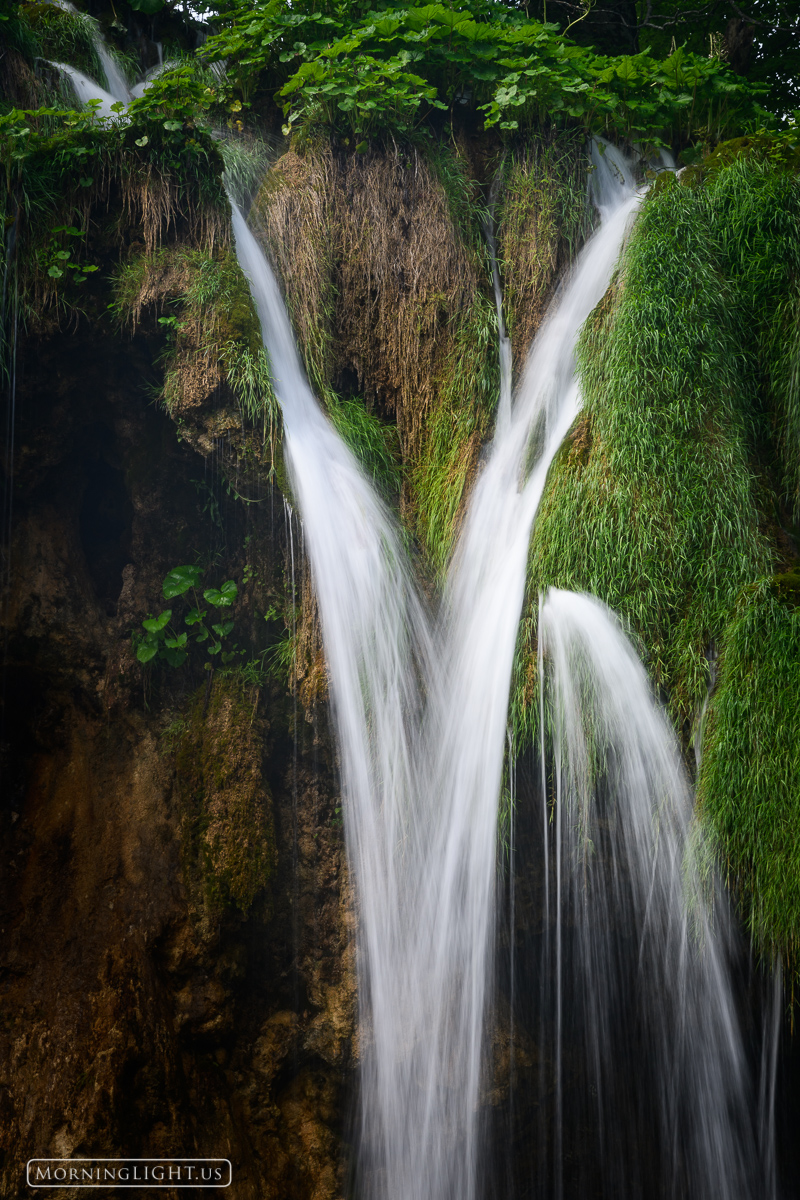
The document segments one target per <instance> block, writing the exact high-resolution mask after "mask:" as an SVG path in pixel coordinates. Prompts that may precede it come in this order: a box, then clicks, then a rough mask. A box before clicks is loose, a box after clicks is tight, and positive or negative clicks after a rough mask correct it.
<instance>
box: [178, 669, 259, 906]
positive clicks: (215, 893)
mask: <svg viewBox="0 0 800 1200" xmlns="http://www.w3.org/2000/svg"><path fill="white" fill-rule="evenodd" d="M257 707H258V692H257V689H256V691H255V693H253V691H252V689H251V690H250V692H248V691H247V690H245V689H244V688H243V687H242V685H241V683H240V681H239V680H238V679H237V677H236V676H235V675H231V676H228V677H222V678H217V679H215V680H214V684H213V687H212V688H211V692H210V695H209V696H208V698H207V697H206V687H205V686H204V687H202V688H201V689H200V690H199V691H198V692H197V693H196V694H195V696H194V699H193V701H192V705H191V709H190V713H189V717H188V720H187V722H186V725H185V727H184V730H183V732H182V734H181V737H180V739H179V742H178V746H177V750H176V755H175V763H176V768H177V776H176V786H177V791H178V796H179V800H180V806H181V817H182V825H183V833H184V865H185V869H186V873H187V879H188V882H189V884H190V888H191V883H192V881H193V880H195V879H197V877H198V876H199V878H200V880H201V882H202V887H203V892H204V899H205V903H206V905H207V906H208V907H209V908H210V909H211V910H212V911H215V910H220V909H222V908H225V907H226V906H231V905H233V906H235V907H236V908H238V909H239V911H240V912H241V913H242V914H243V915H245V916H246V915H247V913H248V912H249V910H250V908H251V906H252V905H253V903H254V901H255V900H256V897H257V896H259V894H261V893H264V891H265V889H267V888H268V886H269V882H270V879H271V877H272V873H273V871H274V868H275V829H274V822H273V812H272V797H271V795H270V791H269V787H268V786H267V783H266V780H265V779H264V774H263V770H262V754H263V749H262V746H263V729H262V722H261V721H260V720H259V719H258V715H257Z"/></svg>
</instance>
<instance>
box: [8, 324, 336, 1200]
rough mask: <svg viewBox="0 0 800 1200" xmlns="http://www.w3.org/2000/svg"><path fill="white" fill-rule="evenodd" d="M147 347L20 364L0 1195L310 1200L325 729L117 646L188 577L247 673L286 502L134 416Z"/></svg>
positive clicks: (205, 676) (326, 1054)
mask: <svg viewBox="0 0 800 1200" xmlns="http://www.w3.org/2000/svg"><path fill="white" fill-rule="evenodd" d="M147 339H148V335H147V333H146V332H145V333H142V332H140V333H138V334H137V336H136V337H135V338H134V339H133V341H132V342H129V341H124V340H122V339H121V338H120V337H118V336H111V335H108V336H105V337H104V336H102V335H98V331H97V328H96V327H95V328H90V327H89V326H88V325H87V324H83V323H80V322H79V323H78V326H77V329H75V330H74V331H73V332H72V333H71V334H70V335H67V334H54V335H51V336H50V337H49V338H48V337H42V338H40V339H39V340H34V339H33V338H31V339H29V340H28V341H27V342H26V343H25V344H24V345H23V346H22V347H21V348H20V352H19V356H18V384H17V389H16V398H15V400H16V427H15V430H14V444H13V463H14V475H13V516H12V523H11V540H10V545H9V546H8V547H7V549H8V551H9V560H8V563H7V566H8V578H10V586H9V588H8V592H7V595H6V596H5V601H4V607H3V614H2V616H3V636H4V648H5V659H6V672H5V691H4V694H3V734H2V737H3V741H2V755H3V758H2V801H1V802H0V824H1V825H2V849H1V850H0V856H1V858H0V861H1V862H2V870H1V871H0V931H1V932H0V950H1V951H2V958H1V960H0V1173H1V1174H2V1182H0V1193H1V1194H2V1195H3V1196H8V1197H14V1196H17V1195H19V1196H22V1195H23V1194H27V1188H26V1187H25V1185H24V1182H23V1179H24V1165H25V1162H26V1160H27V1159H28V1158H29V1157H32V1156H43V1157H54V1156H66V1155H76V1156H90V1155H95V1156H106V1157H112V1156H121V1155H126V1156H145V1155H154V1154H158V1155H172V1156H187V1155H192V1154H196V1155H203V1156H225V1157H228V1158H230V1159H231V1160H232V1163H233V1181H234V1182H233V1187H232V1188H231V1192H230V1194H231V1195H232V1196H236V1197H242V1198H249V1197H253V1198H255V1197H258V1198H259V1200H264V1198H266V1197H275V1198H276V1200H278V1198H280V1200H290V1198H295V1197H297V1198H298V1200H301V1198H302V1200H306V1198H309V1200H310V1198H311V1197H314V1198H315V1200H327V1198H329V1197H331V1198H332V1197H335V1196H338V1195H341V1193H342V1187H343V1172H344V1171H345V1169H346V1166H345V1165H343V1162H342V1154H341V1146H342V1137H343V1132H344V1131H343V1109H344V1105H343V1102H342V1089H343V1086H344V1085H345V1084H346V1082H347V1079H348V1075H349V1072H350V1070H351V1064H352V1060H353V1033H354V994H355V991H354V977H353V948H352V932H353V922H352V916H351V909H350V899H349V891H348V886H347V874H346V862H345V855H344V845H343V839H342V832H341V822H340V819H339V814H338V805H339V801H338V799H337V789H336V784H335V779H334V763H333V761H332V752H331V740H330V736H329V732H328V728H327V718H326V716H325V713H324V711H320V712H317V713H314V712H306V711H305V710H304V709H303V708H302V706H301V704H300V703H299V702H297V701H295V700H293V698H292V695H291V694H290V692H289V690H288V688H287V686H286V683H285V681H284V682H279V681H278V680H276V679H274V678H268V677H262V686H260V687H258V686H255V684H254V683H253V682H252V680H250V681H249V682H248V680H247V679H245V678H243V676H242V674H241V672H239V673H233V674H231V675H228V676H225V675H224V673H223V672H220V671H215V672H213V673H212V672H208V671H206V672H204V671H203V667H202V661H200V662H199V663H198V662H195V664H194V665H192V664H191V663H190V664H189V665H187V666H186V667H182V668H179V669H177V670H170V669H168V668H166V667H164V668H159V669H157V670H150V671H149V672H147V673H144V672H143V671H142V668H141V666H140V664H139V663H138V662H137V661H136V657H135V655H134V652H133V648H132V641H131V633H132V631H133V630H136V629H141V621H142V620H143V618H145V617H146V616H147V615H148V613H152V612H156V613H158V612H159V611H160V609H163V608H164V607H165V605H166V602H165V601H164V598H163V596H162V593H161V581H162V579H163V577H164V574H165V572H166V571H168V570H169V569H170V568H171V567H173V566H175V565H177V564H179V563H183V562H188V563H192V562H195V561H200V562H201V563H202V564H203V565H205V566H206V567H207V569H208V570H209V572H211V573H214V572H216V574H217V575H219V577H220V578H225V577H227V578H234V579H236V580H237V582H238V585H239V596H238V599H237V602H236V604H235V606H234V607H233V608H232V609H231V616H232V617H233V618H234V619H235V621H236V625H237V635H239V636H240V642H241V644H242V645H246V646H248V647H250V646H255V647H256V648H258V647H259V646H261V645H263V636H262V635H261V634H259V633H258V627H259V625H260V626H261V627H262V629H263V627H264V620H263V614H264V613H265V612H266V611H267V610H268V608H269V603H270V598H271V597H272V598H274V597H276V596H280V595H282V594H283V589H284V564H285V557H286V553H287V546H286V543H287V525H286V522H285V520H284V511H283V505H282V500H281V496H280V493H279V492H278V491H277V489H275V490H274V494H273V491H272V490H271V488H269V487H266V488H265V489H264V491H263V494H262V495H261V496H260V497H259V500H260V503H258V504H252V505H244V504H242V503H241V502H240V501H238V500H236V499H235V498H232V496H229V495H228V493H227V492H226V490H225V487H224V479H223V476H222V474H221V472H220V463H221V462H222V461H223V457H224V456H223V447H222V446H221V445H219V446H217V445H215V444H214V441H213V438H212V440H211V447H212V450H215V451H216V452H217V457H216V459H213V458H212V459H209V460H208V461H205V460H204V459H203V457H201V456H200V455H199V454H197V453H196V452H195V451H194V450H193V449H192V448H191V447H190V442H191V437H189V436H184V437H181V435H180V433H179V432H178V431H176V427H175V425H174V424H173V421H172V420H171V419H170V418H169V417H168V416H166V415H165V414H164V413H162V412H159V411H158V410H156V409H155V408H154V407H153V405H152V404H151V403H150V402H149V399H148V395H147V390H146V389H147V385H148V384H153V383H155V382H157V381H156V379H155V378H154V371H153V368H152V366H151V365H150V364H151V362H152V358H153V353H152V346H151V345H150V344H149V343H148V340H147ZM213 403H214V396H213V394H212V395H210V396H209V397H208V403H207V404H206V408H207V409H208V408H209V406H211V407H213ZM201 407H202V406H201ZM205 416H206V417H207V416H208V413H207V412H206V414H205ZM184 433H185V434H189V433H191V430H184ZM221 440H222V439H220V442H221ZM9 449H11V447H7V450H9ZM209 511H211V512H212V513H213V515H214V518H215V519H214V520H213V521H212V520H210V519H209ZM296 537H297V532H296V531H295V538H296ZM210 578H211V575H209V579H210ZM215 578H216V575H215ZM240 631H241V633H240ZM253 631H255V633H254V632H253ZM259 637H261V641H260V642H259V640H258V638H259ZM251 652H252V651H250V650H248V654H249V653H251Z"/></svg>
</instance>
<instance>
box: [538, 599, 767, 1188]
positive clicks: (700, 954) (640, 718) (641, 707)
mask: <svg viewBox="0 0 800 1200" xmlns="http://www.w3.org/2000/svg"><path fill="white" fill-rule="evenodd" d="M539 638H540V644H541V648H542V653H543V658H544V663H545V666H546V678H547V683H546V687H547V690H548V693H549V699H550V703H549V705H548V711H549V713H550V715H551V727H552V741H553V789H554V792H555V806H554V825H553V828H552V832H551V838H552V843H553V844H552V846H551V847H550V850H551V852H552V854H553V856H554V858H555V870H554V871H551V880H552V881H553V882H554V884H555V886H554V888H553V889H552V891H553V900H552V904H553V907H554V908H555V910H556V920H555V922H554V929H553V932H552V933H551V935H550V938H549V939H546V940H545V948H544V953H543V956H542V964H541V969H542V974H543V977H544V979H545V986H550V987H551V989H552V998H553V1002H554V1014H553V1015H554V1018H555V1019H554V1020H553V1022H552V1026H551V1034H550V1037H549V1039H548V1041H549V1043H550V1045H551V1046H552V1045H553V1042H554V1041H555V1040H556V1039H557V1038H562V1039H563V1040H564V1042H567V1041H569V1042H570V1043H571V1044H572V1046H573V1052H574V1045H575V1043H576V1042H577V1043H583V1053H584V1058H585V1061H586V1062H588V1063H590V1064H591V1071H590V1078H591V1082H592V1087H591V1089H590V1090H591V1100H590V1102H589V1103H588V1104H585V1105H583V1104H581V1105H580V1107H581V1109H583V1110H584V1112H589V1113H590V1114H591V1117H590V1119H591V1123H592V1126H593V1127H594V1128H596V1129H597V1130H598V1135H599V1136H598V1142H599V1143H600V1145H599V1150H600V1153H601V1155H602V1157H603V1159H604V1175H605V1178H606V1185H607V1187H608V1191H609V1194H611V1195H614V1196H615V1197H619V1198H620V1200H622V1198H624V1197H633V1196H639V1195H642V1194H644V1195H651V1194H654V1192H653V1190H652V1189H653V1188H654V1186H655V1185H654V1182H653V1177H654V1175H655V1176H656V1177H657V1178H658V1179H659V1180H660V1181H661V1183H662V1186H663V1183H664V1182H667V1183H668V1185H669V1186H668V1189H667V1190H666V1191H665V1194H666V1195H668V1196H676V1197H677V1196H681V1197H682V1196H698V1197H709V1198H711V1197H714V1200H745V1198H746V1197H751V1196H755V1195H759V1196H760V1197H763V1198H764V1200H766V1197H767V1196H768V1195H769V1194H770V1193H769V1192H767V1191H761V1190H758V1189H757V1187H756V1185H757V1183H759V1182H760V1180H758V1178H757V1176H756V1174H755V1163H756V1159H757V1156H756V1153H755V1145H754V1142H753V1123H752V1119H751V1117H750V1116H749V1114H748V1109H749V1106H750V1103H751V1101H752V1096H751V1092H750V1080H749V1072H748V1065H747V1062H746V1060H745V1055H744V1051H743V1043H742V1034H741V1029H740V1026H739V1020H738V1015H737V1013H736V1010H735V1006H734V1000H733V989H732V987H731V979H730V954H731V944H730V922H729V917H728V912H727V906H726V903H725V902H724V900H723V898H722V896H721V895H720V894H719V893H718V892H716V894H715V884H714V880H713V878H711V879H702V878H701V875H700V869H699V868H700V867H701V866H702V865H703V864H702V860H701V862H700V863H699V864H698V853H699V841H697V839H699V831H697V830H694V831H693V830H692V826H691V817H692V806H691V793H690V789H689V786H688V780H687V778H686V774H685V771H684V768H683V765H682V763H681V761H680V757H679V754H678V750H677V745H676V743H675V737H674V734H673V733H672V730H671V729H670V727H669V725H668V723H667V721H666V718H665V717H664V715H663V714H662V712H661V711H660V709H659V708H657V707H656V705H655V704H654V703H653V700H652V696H651V690H650V685H649V683H648V680H647V676H646V674H645V671H644V668H643V667H642V665H641V663H640V662H639V660H638V658H637V657H636V655H635V653H634V651H633V648H632V646H631V644H630V642H629V641H628V640H627V638H626V637H625V635H624V634H623V632H622V630H621V628H620V626H619V624H618V622H617V620H616V618H615V617H614V615H613V614H612V613H611V612H610V611H609V610H608V609H607V608H606V607H605V606H604V605H602V604H600V603H599V602H598V601H597V600H594V599H592V598H590V597H588V596H579V595H575V594H574V593H571V592H562V591H556V590H554V589H551V590H550V591H549V592H548V594H547V598H546V600H545V603H544V605H543V607H542V610H541V617H540V623H539ZM693 842H694V843H695V844H694V845H693ZM547 850H548V848H547V846H545V852H546V853H547ZM548 940H549V941H550V942H552V941H553V940H555V943H556V944H555V945H552V944H548ZM566 962H568V963H569V964H570V969H569V972H567V971H566V969H565V967H564V964H565V963H566ZM631 980H635V982H636V987H635V989H632V988H631V987H630V981H631ZM626 984H627V986H626ZM565 1010H569V1011H570V1014H571V1020H570V1025H571V1028H570V1029H569V1031H568V1033H567V1034H566V1035H565V1032H564V1028H565V1015H566V1014H565ZM556 1049H557V1051H561V1050H564V1049H565V1047H564V1046H558V1047H556ZM560 1083H561V1081H559V1084H560ZM562 1103H563V1097H562V1096H561V1088H560V1086H559V1087H557V1088H556V1098H555V1111H554V1113H553V1135H554V1136H553V1143H554V1144H553V1151H554V1153H553V1158H554V1159H555V1162H554V1164H553V1168H552V1169H551V1170H550V1178H551V1180H552V1182H553V1194H554V1195H555V1196H559V1195H561V1185H562V1170H561V1161H560V1158H559V1156H558V1154H557V1150H558V1148H559V1147H560V1141H561V1131H562V1123H563V1115H564V1114H563V1111H562V1109H561V1105H562ZM637 1126H638V1128H640V1129H647V1128H648V1127H649V1128H650V1129H651V1130H654V1129H656V1130H658V1136H652V1135H651V1137H650V1144H649V1146H648V1147H647V1155H645V1154H642V1155H641V1158H640V1159H639V1161H638V1162H637V1158H636V1156H635V1155H632V1154H631V1147H630V1145H626V1142H627V1141H629V1140H630V1138H631V1130H632V1129H636V1128H637ZM641 1149H642V1150H644V1149H645V1145H642V1147H641ZM648 1155H649V1158H650V1161H647V1157H648ZM631 1162H633V1163H634V1169H633V1170H632V1169H631Z"/></svg>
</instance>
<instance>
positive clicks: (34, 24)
mask: <svg viewBox="0 0 800 1200" xmlns="http://www.w3.org/2000/svg"><path fill="white" fill-rule="evenodd" d="M20 15H21V18H22V20H23V21H24V22H25V24H26V25H27V26H28V28H29V29H30V31H31V34H32V36H33V38H34V39H35V44H36V53H38V54H39V55H41V56H42V57H43V58H47V59H50V60H51V61H52V62H60V63H69V64H70V65H71V66H73V67H77V68H78V70H80V71H83V73H84V74H85V75H88V76H89V77H90V79H96V80H97V82H98V83H99V84H101V86H103V87H107V86H108V80H107V79H106V77H105V72H104V71H103V65H102V63H101V61H100V57H99V55H98V53H97V48H96V47H97V40H98V38H99V37H100V26H99V25H98V23H97V21H96V20H95V19H94V18H93V17H90V16H89V15H88V13H82V12H76V11H75V10H71V9H66V8H60V7H59V6H58V5H57V4H24V5H23V6H22V8H21V10H20Z"/></svg>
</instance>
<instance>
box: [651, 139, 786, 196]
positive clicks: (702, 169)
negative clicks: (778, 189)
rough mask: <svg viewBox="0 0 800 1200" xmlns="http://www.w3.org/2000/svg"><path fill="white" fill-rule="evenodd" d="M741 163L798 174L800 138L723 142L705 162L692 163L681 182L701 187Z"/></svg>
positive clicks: (685, 184)
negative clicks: (736, 163)
mask: <svg viewBox="0 0 800 1200" xmlns="http://www.w3.org/2000/svg"><path fill="white" fill-rule="evenodd" d="M741 161H748V162H756V163H764V164H768V165H769V166H772V167H774V168H776V169H777V170H785V171H791V172H794V173H795V174H797V173H798V172H800V137H798V138H797V140H795V139H793V138H791V137H788V136H786V135H781V134H769V133H764V132H762V133H755V134H752V135H750V136H748V137H739V138H732V139H731V140H730V141H727V142H720V144H719V145H718V146H716V147H715V149H714V150H712V152H711V153H710V154H709V155H708V156H707V157H706V158H704V159H703V160H702V162H699V163H692V164H691V165H690V166H688V167H686V168H685V169H684V170H683V171H681V173H680V177H679V182H680V183H681V184H682V186H683V187H696V186H699V185H700V184H703V183H706V182H709V181H711V180H713V179H715V178H716V176H717V175H719V174H720V172H721V171H724V170H726V169H727V168H728V167H730V166H732V165H733V164H734V163H735V162H741ZM664 186H666V185H664Z"/></svg>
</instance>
